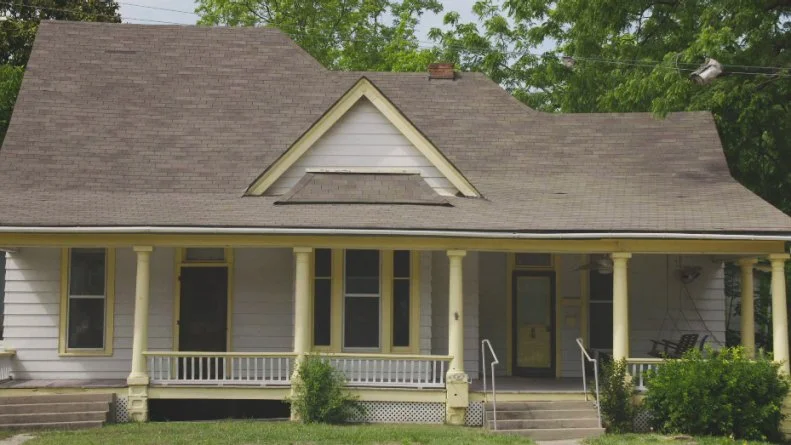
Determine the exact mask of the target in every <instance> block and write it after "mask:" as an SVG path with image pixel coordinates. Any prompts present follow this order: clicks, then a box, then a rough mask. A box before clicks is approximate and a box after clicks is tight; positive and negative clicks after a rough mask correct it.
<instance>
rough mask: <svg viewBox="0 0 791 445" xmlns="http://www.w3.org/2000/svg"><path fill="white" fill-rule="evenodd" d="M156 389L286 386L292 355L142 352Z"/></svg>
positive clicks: (292, 360) (292, 367) (293, 356)
mask: <svg viewBox="0 0 791 445" xmlns="http://www.w3.org/2000/svg"><path fill="white" fill-rule="evenodd" d="M144 355H145V356H146V360H147V364H148V376H149V378H150V379H151V383H153V384H158V385H219V386H224V385H242V386H287V385H290V384H291V373H292V371H293V369H294V359H295V357H296V356H295V355H294V354H291V353H257V352H255V353H245V352H164V351H163V352H160V351H155V352H154V351H149V352H145V353H144Z"/></svg>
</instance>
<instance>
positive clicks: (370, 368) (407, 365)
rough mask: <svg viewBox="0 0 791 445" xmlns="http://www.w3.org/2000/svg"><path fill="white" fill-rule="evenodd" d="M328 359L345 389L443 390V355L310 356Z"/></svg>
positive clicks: (444, 360) (446, 360)
mask: <svg viewBox="0 0 791 445" xmlns="http://www.w3.org/2000/svg"><path fill="white" fill-rule="evenodd" d="M312 355H313V356H318V357H322V358H324V359H326V360H329V362H330V364H331V365H332V366H333V367H334V368H335V369H337V370H339V371H340V372H342V373H343V374H344V375H345V376H346V380H347V385H349V386H373V387H391V388H418V389H422V388H444V387H445V372H446V370H447V363H448V362H449V361H450V359H451V357H450V356H446V355H401V354H353V353H313V354H312Z"/></svg>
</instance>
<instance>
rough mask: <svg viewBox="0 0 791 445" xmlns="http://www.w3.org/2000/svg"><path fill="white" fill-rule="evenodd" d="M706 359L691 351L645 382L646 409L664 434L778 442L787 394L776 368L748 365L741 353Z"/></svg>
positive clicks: (731, 351) (751, 362)
mask: <svg viewBox="0 0 791 445" xmlns="http://www.w3.org/2000/svg"><path fill="white" fill-rule="evenodd" d="M707 356H708V357H707V358H704V357H703V354H702V353H701V352H700V351H697V350H693V351H690V352H688V353H687V354H686V355H684V357H683V358H681V359H679V360H668V361H665V362H664V364H663V365H662V366H661V367H660V368H659V370H658V371H657V372H652V373H649V374H648V376H647V386H648V391H647V393H646V398H645V401H644V403H645V407H646V408H647V409H648V411H649V412H650V413H651V419H652V420H651V421H652V423H653V427H654V428H655V429H656V430H657V431H659V432H663V433H685V434H691V435H710V436H730V437H733V438H736V439H753V440H776V439H778V438H779V437H780V433H779V429H780V422H781V421H782V419H783V415H782V412H781V411H782V406H783V400H784V399H785V397H786V395H787V394H788V389H789V383H788V380H787V378H786V377H781V376H780V375H779V374H778V369H779V366H780V365H779V364H777V363H773V362H771V361H769V360H767V359H764V358H759V359H757V360H750V359H749V358H748V357H747V356H746V355H745V354H744V351H743V350H742V349H741V348H726V349H723V350H721V351H718V352H716V353H714V352H711V351H708V353H707Z"/></svg>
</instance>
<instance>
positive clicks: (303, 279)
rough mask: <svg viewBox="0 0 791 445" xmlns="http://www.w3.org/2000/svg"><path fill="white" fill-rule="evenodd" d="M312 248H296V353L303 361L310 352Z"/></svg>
mask: <svg viewBox="0 0 791 445" xmlns="http://www.w3.org/2000/svg"><path fill="white" fill-rule="evenodd" d="M312 252H313V249H312V248H310V247H295V248H294V257H295V258H296V269H295V274H294V276H295V280H296V282H295V283H294V353H295V354H297V358H298V360H301V359H302V358H303V357H304V356H305V354H306V353H307V352H310V331H311V329H310V318H311V317H310V254H311V253H312Z"/></svg>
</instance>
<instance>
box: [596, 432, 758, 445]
mask: <svg viewBox="0 0 791 445" xmlns="http://www.w3.org/2000/svg"><path fill="white" fill-rule="evenodd" d="M682 437H683V436H660V435H656V434H620V435H616V434H608V435H604V436H600V437H597V438H595V439H588V440H587V441H586V442H585V443H587V444H588V445H641V444H652V443H653V444H665V445H736V444H738V445H769V442H753V441H749V440H738V441H737V440H732V439H728V438H727V437H695V438H692V439H683V438H682Z"/></svg>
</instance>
